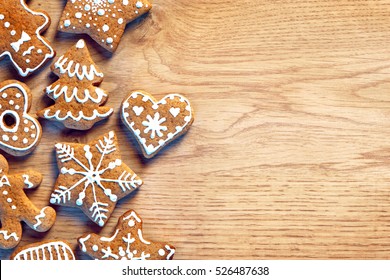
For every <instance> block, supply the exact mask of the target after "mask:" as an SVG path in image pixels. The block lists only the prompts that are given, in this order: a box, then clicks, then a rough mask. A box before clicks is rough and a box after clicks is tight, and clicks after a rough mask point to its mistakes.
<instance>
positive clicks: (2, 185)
mask: <svg viewBox="0 0 390 280" xmlns="http://www.w3.org/2000/svg"><path fill="white" fill-rule="evenodd" d="M41 181H42V175H41V174H40V173H38V172H35V171H32V170H27V171H26V172H23V173H20V174H12V175H10V174H8V162H7V160H6V159H5V158H4V157H3V156H2V155H0V219H1V228H0V248H2V249H11V248H14V247H16V246H17V245H18V244H19V242H20V240H21V238H22V225H21V221H24V222H25V223H26V224H27V225H28V226H29V227H31V228H32V229H33V230H35V231H39V232H44V231H48V230H49V229H50V228H51V227H52V225H53V224H54V222H55V219H56V212H55V211H54V209H53V208H51V207H49V206H46V207H44V208H42V209H39V208H37V207H36V206H35V205H34V204H33V203H32V202H31V201H30V200H29V199H28V197H27V196H26V194H25V193H24V189H32V188H36V187H38V186H39V185H40V183H41Z"/></svg>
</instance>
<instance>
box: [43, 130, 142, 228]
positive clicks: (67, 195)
mask: <svg viewBox="0 0 390 280" xmlns="http://www.w3.org/2000/svg"><path fill="white" fill-rule="evenodd" d="M114 138H115V133H114V132H113V131H110V132H109V133H108V135H105V136H103V137H102V138H100V139H99V140H98V141H97V142H98V143H97V144H96V145H95V147H96V150H97V151H98V157H99V158H98V160H97V161H93V157H94V154H93V153H92V152H91V151H90V149H91V147H90V146H89V145H84V146H83V150H84V157H85V159H86V162H87V163H88V164H83V163H82V161H81V160H80V159H78V158H77V157H76V156H75V150H74V148H73V147H71V146H70V145H68V144H60V143H59V144H56V149H57V158H58V160H60V161H61V163H65V162H68V161H72V162H73V163H75V164H76V165H77V168H75V169H74V168H66V167H65V166H63V167H62V168H61V173H62V174H64V175H70V176H73V175H78V176H80V175H81V177H82V178H81V179H80V180H79V181H77V182H76V183H75V184H74V185H72V186H70V187H69V188H67V187H65V186H59V187H58V188H59V189H57V190H55V191H54V192H53V193H52V194H51V199H50V202H51V203H57V204H61V203H66V202H67V201H69V200H70V199H71V195H72V194H75V195H77V196H78V198H77V200H76V205H78V206H81V205H83V203H84V198H85V192H86V191H87V189H90V191H91V192H92V194H93V203H92V204H90V205H88V207H89V206H90V207H89V208H88V210H89V212H90V213H91V219H93V220H94V221H95V222H96V223H97V224H98V225H100V226H103V225H104V223H105V220H106V219H107V216H106V213H107V212H108V206H109V204H107V203H103V202H101V201H99V200H98V196H97V194H96V192H97V191H98V190H100V192H103V193H104V194H105V195H106V196H107V197H108V198H109V199H110V200H111V201H112V202H116V201H117V196H116V195H115V194H113V191H112V189H110V188H108V187H107V186H110V187H113V183H114V185H115V186H118V187H120V189H121V190H122V191H123V192H126V191H127V190H130V189H135V188H137V187H138V186H139V185H141V184H142V181H141V180H136V179H135V178H136V175H135V174H133V173H132V174H130V173H129V172H128V171H126V170H125V171H123V172H122V173H121V175H120V176H119V177H118V179H114V178H111V176H112V175H111V174H110V172H108V173H106V172H107V171H109V170H114V169H116V168H117V167H120V166H121V165H122V161H121V160H120V159H113V160H112V161H110V162H108V163H107V162H105V161H104V159H105V158H106V157H107V156H108V155H110V154H111V153H113V152H115V151H116V150H117V148H116V145H115V142H114ZM99 154H100V155H99ZM84 161H85V160H84ZM103 164H104V165H103ZM114 174H115V173H114ZM130 177H131V179H129V178H130ZM107 183H110V184H107ZM80 185H84V188H82V190H81V191H80V189H78V191H76V188H77V187H79V186H80ZM116 190H117V188H116V189H115V191H116ZM88 203H90V202H88Z"/></svg>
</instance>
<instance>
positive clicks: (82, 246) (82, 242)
mask: <svg viewBox="0 0 390 280" xmlns="http://www.w3.org/2000/svg"><path fill="white" fill-rule="evenodd" d="M90 238H91V235H90V234H88V235H87V236H86V237H84V238H80V239H79V243H80V244H81V251H83V252H87V247H86V246H85V242H86V241H88V239H90Z"/></svg>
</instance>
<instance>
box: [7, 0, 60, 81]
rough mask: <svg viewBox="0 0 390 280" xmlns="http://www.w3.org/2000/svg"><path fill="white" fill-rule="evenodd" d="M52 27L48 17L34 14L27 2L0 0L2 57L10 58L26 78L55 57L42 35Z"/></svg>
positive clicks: (41, 13) (21, 0) (42, 14)
mask: <svg viewBox="0 0 390 280" xmlns="http://www.w3.org/2000/svg"><path fill="white" fill-rule="evenodd" d="M49 25H50V18H49V15H48V14H47V13H46V12H43V11H39V12H38V11H32V10H31V9H29V8H28V7H27V5H26V3H25V1H24V0H3V1H0V34H1V35H0V38H1V40H0V58H1V57H3V56H8V57H9V58H10V60H11V62H12V63H13V65H14V66H15V68H16V69H17V70H18V73H19V75H21V76H23V77H26V76H28V75H29V74H31V73H32V72H34V71H36V70H38V69H39V68H40V67H41V66H42V65H43V64H44V63H45V62H46V61H47V60H48V59H50V58H52V57H54V55H55V52H54V50H53V48H52V47H51V46H50V44H49V42H48V41H47V40H46V39H45V38H44V37H42V36H41V33H42V32H43V31H45V30H46V29H47V28H48V27H49Z"/></svg>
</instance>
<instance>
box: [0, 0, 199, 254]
mask: <svg viewBox="0 0 390 280" xmlns="http://www.w3.org/2000/svg"><path fill="white" fill-rule="evenodd" d="M151 8H152V5H151V3H149V2H148V1H146V0H142V1H141V0H138V1H137V0H107V1H106V0H68V1H67V3H66V6H65V8H64V10H63V13H62V16H61V18H60V20H59V23H58V31H59V32H67V33H78V34H87V35H89V36H90V37H91V38H92V39H93V40H94V41H96V43H98V44H99V45H100V46H101V47H103V48H104V49H106V50H108V51H110V52H115V50H116V49H117V47H118V45H119V42H120V40H121V37H122V35H123V33H124V30H125V27H126V24H127V23H129V22H131V21H133V20H135V19H136V18H138V17H140V16H142V15H144V14H146V13H148V12H149V10H150V9H151ZM11 11H12V12H11ZM49 25H50V16H49V15H48V14H47V13H46V12H44V11H34V10H31V9H30V8H29V7H28V6H27V5H26V3H25V1H24V0H9V1H1V2H0V31H1V32H2V40H1V43H0V57H4V56H8V58H9V60H10V61H11V62H12V64H13V66H14V67H15V68H16V69H17V71H18V74H19V75H20V76H22V77H26V76H28V75H31V74H33V73H34V72H35V71H37V70H39V69H40V68H42V67H43V65H45V64H46V63H47V62H48V60H50V59H52V58H54V57H55V55H56V53H55V51H54V49H53V47H52V45H51V44H50V43H49V42H48V40H47V39H45V38H44V37H43V36H42V35H41V33H42V32H43V31H45V30H46V29H47V28H48V27H49ZM113 59H115V58H113ZM51 71H52V72H53V73H54V74H55V75H56V76H57V77H58V79H57V80H56V81H55V82H54V83H52V84H51V85H49V86H47V87H46V89H45V90H44V92H45V94H46V95H47V96H48V97H49V98H51V99H52V100H53V101H54V105H52V106H49V107H47V108H42V109H40V110H39V111H38V112H37V116H38V119H37V118H35V117H33V116H32V115H31V114H30V112H29V110H30V107H31V102H32V94H31V90H30V89H29V88H28V86H27V85H26V84H24V83H22V82H20V81H17V80H7V81H3V82H1V83H0V133H1V135H0V150H1V151H2V152H4V153H6V154H8V155H9V156H14V157H20V156H28V155H29V154H30V153H32V152H33V151H34V149H35V148H36V147H37V146H38V145H39V143H40V140H41V138H42V137H50V136H49V135H45V134H44V133H42V127H41V125H40V122H39V118H40V119H46V120H50V121H56V122H59V123H61V125H62V126H63V127H64V128H65V127H66V128H68V129H73V130H80V131H86V132H85V133H87V131H88V130H89V129H91V128H92V127H93V126H94V125H95V124H96V123H97V122H99V121H102V120H104V119H107V118H109V117H110V116H111V115H112V114H113V113H114V111H117V112H118V113H119V114H120V116H121V119H122V121H123V123H124V124H125V128H127V129H128V132H130V134H132V136H133V138H134V140H135V142H136V143H138V148H139V150H140V154H142V157H144V158H146V159H150V158H152V157H154V156H155V155H156V154H158V153H159V152H160V151H161V150H162V149H163V148H164V147H165V146H167V145H169V143H170V142H172V141H174V140H175V139H178V138H179V137H180V136H182V135H184V134H185V133H186V132H187V131H188V130H189V128H190V127H191V125H192V123H193V121H194V111H193V109H192V106H191V104H190V101H189V100H188V99H187V98H186V97H184V96H182V95H181V94H177V93H172V94H168V95H166V96H165V97H163V98H162V99H160V100H158V99H156V98H155V97H153V96H152V95H151V94H150V93H147V92H146V91H143V90H136V91H133V92H130V93H122V94H123V96H124V98H123V101H122V104H121V107H120V108H111V107H109V106H105V105H104V104H105V103H106V102H107V100H108V98H109V95H110V93H109V92H107V91H105V90H104V89H102V88H100V87H99V85H100V83H101V82H102V81H103V77H104V74H103V72H104V69H103V70H101V69H100V68H99V67H98V65H97V64H95V62H94V61H93V60H92V58H91V56H90V53H89V51H88V47H87V44H86V42H85V41H84V40H83V39H79V40H78V41H76V42H75V44H74V45H73V47H71V48H70V49H69V50H68V51H66V52H65V53H64V54H62V55H61V56H59V57H57V58H56V59H54V61H53V63H52V65H51ZM108 78H109V77H108ZM116 94H121V93H116ZM53 152H55V155H56V159H57V166H58V177H57V179H56V182H55V184H54V186H53V190H52V193H51V195H50V198H48V201H47V203H45V204H49V203H50V204H53V205H58V206H64V207H76V208H79V209H80V211H82V212H84V214H85V215H86V216H87V217H88V218H89V219H90V220H91V221H93V222H94V223H96V224H97V225H98V226H100V227H104V226H105V225H106V223H107V221H108V220H109V218H110V217H111V215H112V213H113V212H114V211H115V206H116V204H117V203H118V201H119V200H120V199H122V198H124V197H126V196H127V195H129V194H131V193H132V192H133V191H135V190H137V189H138V188H139V187H141V186H142V184H143V182H144V181H143V179H141V177H140V176H138V175H137V174H136V173H135V172H134V171H133V170H131V169H130V167H129V166H128V165H127V164H126V162H125V161H124V160H123V158H122V155H121V153H120V150H119V145H118V140H117V137H116V133H115V130H110V131H106V132H103V133H102V134H101V136H99V137H98V138H97V139H94V140H91V141H90V142H88V143H56V144H55V145H54V146H53ZM8 169H9V168H8V162H7V160H6V159H5V157H4V156H3V155H1V154H0V191H1V195H0V197H1V198H0V200H1V203H0V208H1V210H0V219H1V228H0V249H14V251H13V253H12V254H11V257H10V259H12V260H75V259H76V257H75V254H74V249H72V247H71V245H70V243H68V240H60V239H58V240H42V241H40V242H36V243H33V244H27V245H25V246H18V245H19V243H20V241H21V239H22V231H23V230H22V229H23V227H22V222H24V223H26V224H27V225H28V227H29V228H31V229H32V230H34V231H37V232H45V231H48V230H50V228H51V227H52V226H53V225H54V223H55V220H56V212H55V210H54V209H53V208H52V207H50V206H45V207H43V208H41V209H39V208H37V207H36V206H35V205H34V204H33V203H32V202H31V201H30V200H29V198H28V196H27V195H26V193H25V192H24V189H32V188H36V187H38V186H39V185H40V183H41V181H42V175H41V174H40V173H39V172H38V171H35V170H26V171H25V172H23V173H20V174H13V173H12V172H9V171H8ZM146 180H147V178H146ZM27 230H28V229H27ZM76 239H77V241H78V243H79V249H80V251H81V252H82V253H83V254H85V255H88V256H90V257H91V258H94V259H100V260H120V259H127V260H170V259H173V256H174V254H175V250H176V249H175V247H174V246H173V245H171V244H169V243H166V242H160V241H159V242H155V241H150V240H149V239H146V238H145V237H144V235H143V229H142V220H141V218H140V216H139V215H138V214H137V213H136V212H135V211H134V210H128V211H127V212H125V213H123V214H122V216H121V217H120V218H119V220H118V223H117V226H116V228H115V229H114V230H113V234H112V236H110V237H104V236H100V235H98V234H96V233H91V232H88V233H82V232H81V233H80V235H79V236H75V240H76Z"/></svg>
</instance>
